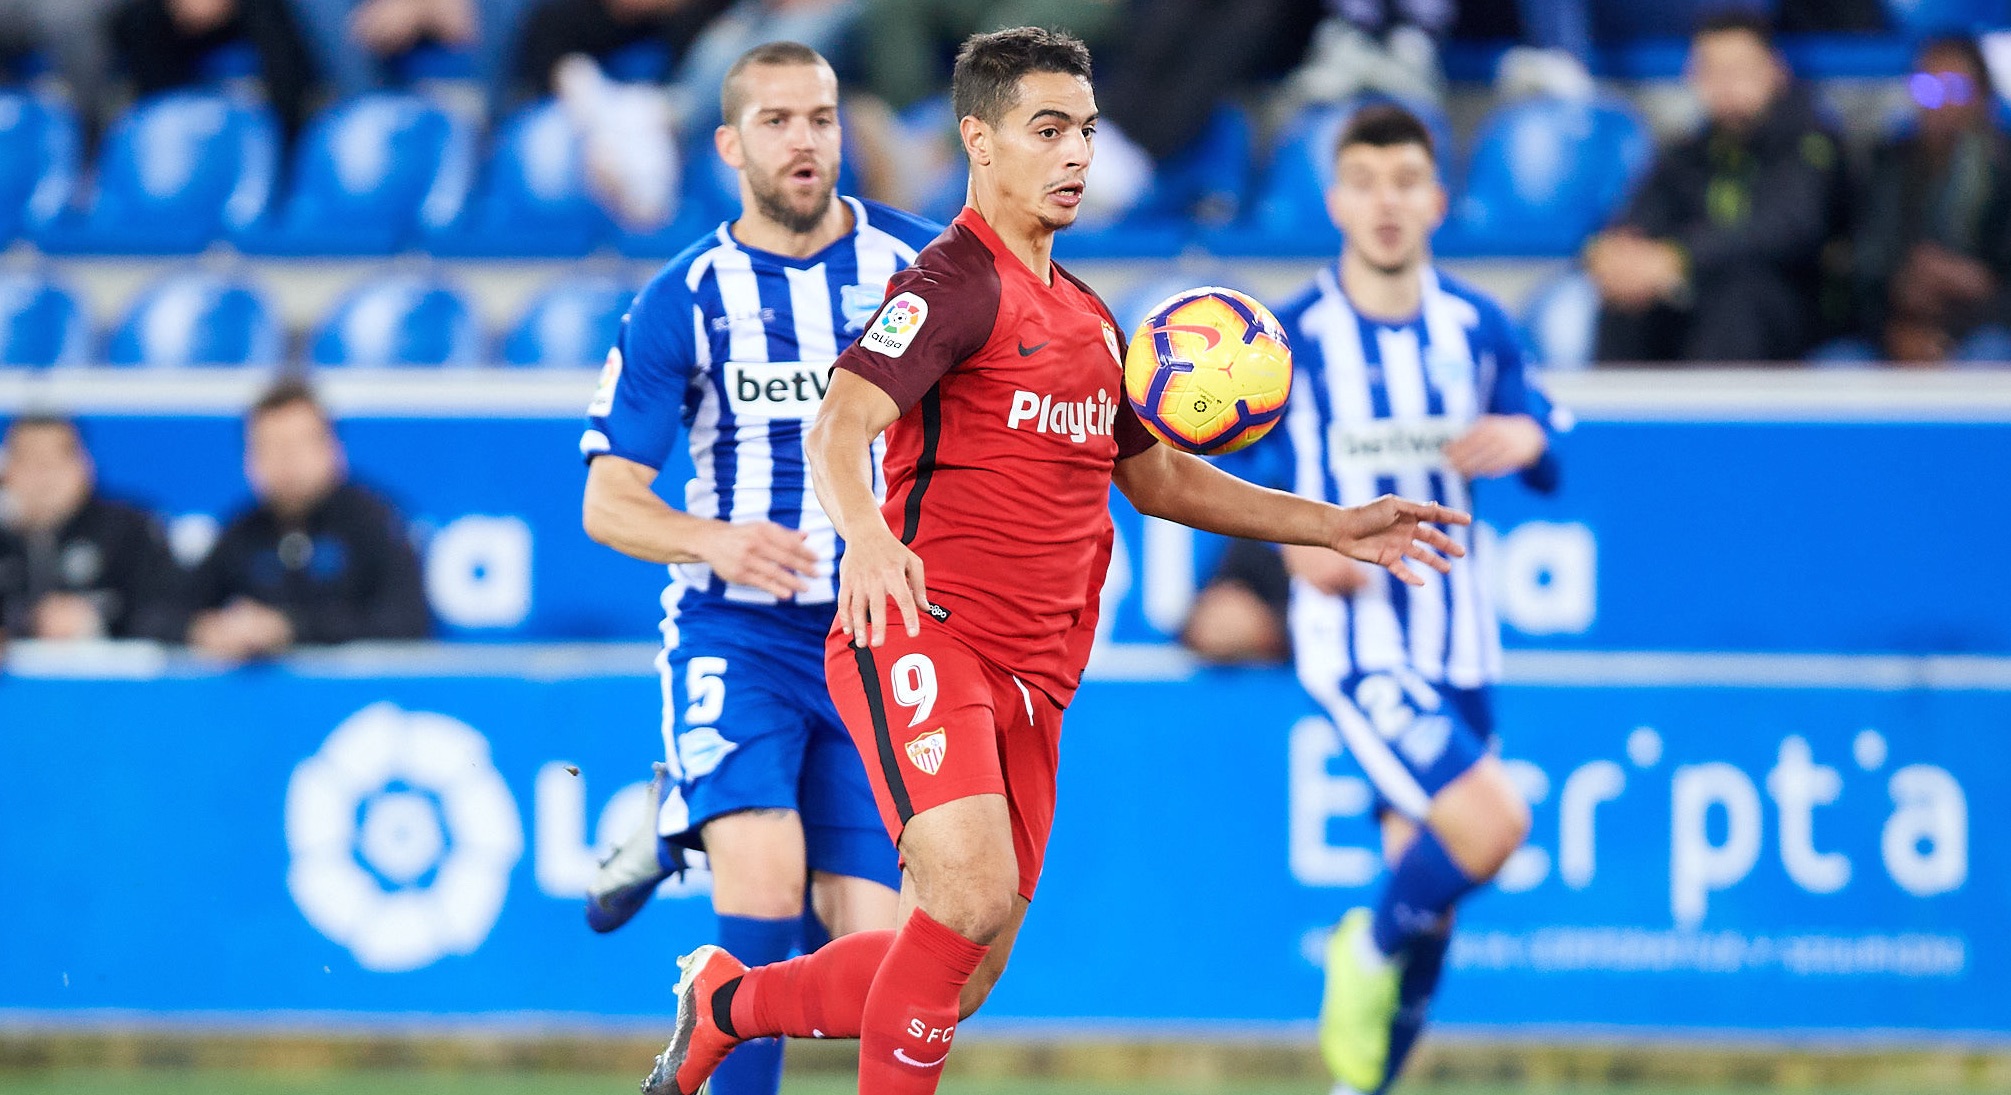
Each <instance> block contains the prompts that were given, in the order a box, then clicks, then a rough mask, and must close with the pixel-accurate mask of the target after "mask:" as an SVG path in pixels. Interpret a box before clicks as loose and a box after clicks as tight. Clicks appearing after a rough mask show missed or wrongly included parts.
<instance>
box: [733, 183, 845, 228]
mask: <svg viewBox="0 0 2011 1095" xmlns="http://www.w3.org/2000/svg"><path fill="white" fill-rule="evenodd" d="M748 189H750V190H752V191H753V192H754V204H755V206H756V207H757V208H759V209H760V210H761V215H762V216H764V217H766V218H768V219H769V220H771V221H774V222H775V223H776V224H779V225H781V226H782V227H783V228H786V229H788V230H789V232H790V234H791V235H796V236H802V235H808V234H809V233H810V232H812V231H815V230H816V228H817V225H818V224H820V223H822V222H823V220H824V215H825V214H826V213H829V212H830V211H831V195H832V194H834V193H836V192H837V189H838V182H837V180H836V179H835V178H833V179H830V180H829V181H827V182H826V183H825V184H824V186H823V188H822V189H821V190H819V191H818V192H817V193H816V194H815V195H814V196H813V197H812V198H811V201H810V204H809V207H808V208H807V209H806V208H804V207H801V206H795V205H791V204H790V203H789V199H788V198H787V197H786V196H785V195H784V194H783V191H782V188H781V187H779V186H776V187H769V186H764V185H763V184H761V183H757V182H754V181H753V180H751V179H750V180H749V181H748Z"/></svg>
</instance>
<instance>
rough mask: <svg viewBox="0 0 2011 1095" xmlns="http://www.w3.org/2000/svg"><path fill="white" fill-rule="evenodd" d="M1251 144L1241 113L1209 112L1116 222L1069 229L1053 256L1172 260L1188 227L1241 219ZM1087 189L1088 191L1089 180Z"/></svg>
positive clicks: (1228, 108) (1228, 109)
mask: <svg viewBox="0 0 2011 1095" xmlns="http://www.w3.org/2000/svg"><path fill="white" fill-rule="evenodd" d="M1256 143H1257V139H1256V133H1255V131H1254V129H1253V128H1252V126H1251V123H1250V116H1249V114H1248V113H1247V112H1245V111H1244V110H1243V108H1241V107H1239V106H1237V105H1235V104H1234V103H1223V104H1221V105H1219V106H1217V107H1216V108H1215V113H1214V114H1213V115H1211V116H1210V117H1209V119H1208V123H1207V125H1205V126H1204V127H1203V128H1202V130H1201V132H1200V133H1199V134H1197V135H1196V136H1195V138H1194V141H1193V143H1191V144H1189V145H1188V146H1187V147H1186V148H1183V149H1181V150H1180V151H1179V152H1176V153H1174V154H1173V155H1171V156H1168V157H1166V159H1165V160H1164V161H1162V162H1160V163H1158V164H1156V165H1155V167H1154V171H1153V178H1152V184H1151V185H1150V186H1149V187H1147V188H1146V191H1145V193H1144V194H1143V195H1142V196H1141V197H1140V198H1139V200H1138V204H1137V205H1135V206H1133V207H1132V209H1131V211H1130V212H1128V213H1126V214H1125V215H1124V217H1123V219H1122V220H1120V221H1118V222H1117V223H1116V224H1110V225H1094V224H1082V225H1077V226H1076V227H1074V228H1072V229H1070V230H1069V231H1068V232H1066V233H1064V234H1062V235H1060V236H1057V237H1056V238H1055V254H1056V255H1058V256H1060V257H1062V258H1099V259H1101V258H1164V257H1171V256H1173V255H1175V254H1178V253H1179V251H1180V249H1181V247H1183V246H1185V245H1186V243H1187V241H1188V239H1189V237H1191V236H1192V235H1193V232H1194V226H1195V225H1196V224H1201V225H1208V226H1217V225H1222V224H1226V223H1228V222H1229V221H1232V220H1234V219H1235V218H1236V217H1237V216H1238V215H1239V214H1240V213H1241V211H1242V203H1243V194H1244V193H1245V192H1246V191H1247V190H1248V189H1249V183H1250V175H1251V171H1252V163H1253V159H1254V153H1255V149H1256ZM1090 185H1091V186H1094V185H1096V183H1095V180H1094V178H1092V179H1091V181H1090Z"/></svg>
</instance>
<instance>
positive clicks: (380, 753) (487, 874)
mask: <svg viewBox="0 0 2011 1095" xmlns="http://www.w3.org/2000/svg"><path fill="white" fill-rule="evenodd" d="M286 846H287V850H288V851H289V852H290V853H291V855H292V865H291V867H290V868H289V869H288V871H287V876H286V884H287V888H288V889H289V890H291V891H292V893H293V900H294V902H295V904H297V905H299V906H300V911H301V913H302V914H304V915H305V916H306V917H307V921H308V923H310V924H312V925H314V927H315V929H316V930H318V931H320V932H321V934H323V935H325V936H327V937H328V938H330V939H332V940H334V941H335V942H337V943H340V944H342V945H343V946H345V947H347V948H349V951H350V953H351V954H353V955H355V957H356V961H357V964H358V965H361V966H362V967H363V968H364V969H368V970H376V971H378V972H382V973H398V972H402V971H405V970H416V969H420V968H422V967H425V966H429V965H432V964H433V963H434V962H436V961H438V960H440V959H441V958H444V957H447V956H448V955H457V954H472V953H473V952H474V950H475V948H477V947H479V946H481V945H482V941H483V940H485V939H487V938H488V937H489V930H490V929H491V928H493V927H495V924H496V918H497V917H498V916H499V915H501V914H502V911H503V899H504V897H505V896H506V895H507V894H508V892H509V885H510V871H511V869H512V868H514V867H515V866H516V865H517V860H518V858H519V857H521V856H522V855H523V852H524V827H523V822H522V820H521V819H520V818H519V817H518V815H517V803H516V800H515V799H513V798H511V797H510V789H509V787H507V786H506V785H505V784H504V783H503V777H502V775H501V774H500V773H498V772H497V771H496V767H495V765H494V764H493V763H492V762H491V761H490V759H489V742H488V739H487V738H484V737H483V736H482V735H481V734H480V733H479V732H478V731H476V730H475V729H474V728H473V727H471V726H469V725H468V724H466V723H464V722H461V721H460V720H458V719H453V718H449V717H447V716H446V715H440V714H435V713H433V712H430V711H406V710H403V709H401V708H399V707H397V706H396V705H394V704H390V703H376V704H372V705H370V706H369V707H366V708H364V709H363V710H361V711H358V712H357V713H355V714H354V715H351V716H349V718H347V719H345V720H343V722H342V725H340V726H337V727H336V728H335V732H334V733H331V734H329V735H328V740H327V741H324V742H322V743H321V749H320V751H319V752H317V753H315V754H314V755H313V756H311V757H309V758H307V759H306V760H304V761H301V762H300V764H299V766H297V767H295V768H294V770H293V778H292V780H291V781H289V782H288V784H287V787H286Z"/></svg>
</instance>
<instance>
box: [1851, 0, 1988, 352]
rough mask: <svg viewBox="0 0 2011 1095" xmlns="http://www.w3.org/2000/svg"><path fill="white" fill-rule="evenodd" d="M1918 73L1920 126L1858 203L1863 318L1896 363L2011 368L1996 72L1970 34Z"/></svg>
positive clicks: (1898, 140) (1936, 48) (1882, 161)
mask: <svg viewBox="0 0 2011 1095" xmlns="http://www.w3.org/2000/svg"><path fill="white" fill-rule="evenodd" d="M1915 67H1916V71H1915V72H1914V74H1913V75H1912V76H1911V77H1909V78H1908V80H1907V86H1908V89H1909V90H1910V91H1911V92H1912V96H1913V101H1914V106H1915V110H1914V124H1913V125H1912V127H1911V128H1910V130H1909V131H1907V132H1903V133H1900V134H1899V135H1897V136H1895V137H1893V138H1892V139H1891V140H1889V141H1887V142H1886V143H1885V144H1883V145H1881V146H1880V147H1879V149H1878V151H1877V153H1876V154H1875V156H1874V157H1873V160H1872V168H1871V176H1870V179H1869V180H1868V185H1867V186H1866V187H1865V189H1864V192H1863V195H1862V198H1861V200H1860V202H1859V204H1858V210H1859V216H1858V220H1857V226H1856V232H1855V241H1854V242H1855V246H1854V248H1853V251H1854V254H1853V259H1854V264H1855V269H1856V275H1857V276H1856V282H1857V304H1858V314H1859V316H1860V317H1861V319H1862V321H1863V323H1864V331H1865V334H1866V337H1867V338H1869V339H1870V340H1871V342H1872V343H1873V344H1875V345H1877V346H1878V347H1880V348H1882V350H1883V352H1884V355H1885V356H1886V358H1887V359H1889V360H1892V361H1899V362H1938V361H1950V360H1952V361H1962V362H1979V361H2000V362H2001V361H2011V330H2007V328H2011V137H2007V136H2006V135H2005V133H2004V130H2003V129H2002V128H2000V127H1999V126H1998V124H1997V120H1996V117H1995V99H1996V92H1995V90H1994V89H1993V88H1992V86H1991V82H1990V70H1989V68H1988V67H1987V66H1986V65H1985V64H1984V62H1983V53H1982V51H1981V50H1979V49H1978V48H1977V46H1976V43H1975V42H1974V41H1972V40H1970V39H1966V38H1949V39H1942V40H1940V41H1936V42H1930V43H1928V44H1927V45H1926V46H1924V47H1923V48H1922V49H1921V51H1920V55H1919V61H1918V63H1917V65H1916V66H1915ZM1865 356H1867V357H1869V356H1874V355H1871V354H1869V353H1867V354H1866V355H1865Z"/></svg>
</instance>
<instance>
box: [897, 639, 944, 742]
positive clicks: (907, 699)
mask: <svg viewBox="0 0 2011 1095" xmlns="http://www.w3.org/2000/svg"><path fill="white" fill-rule="evenodd" d="M888 678H889V682H888V683H890V684H892V685H893V686H894V702H895V703H898V704H900V705H901V706H902V707H912V708H914V709H915V717H914V718H912V719H909V720H908V726H909V727H910V728H913V727H916V726H920V725H921V723H922V720H923V719H926V718H928V717H929V712H931V711H933V710H935V709H936V663H934V662H932V661H930V660H929V656H928V655H927V654H904V655H902V656H901V658H900V660H898V661H896V662H895V663H894V668H893V669H892V670H891V671H889V673H888Z"/></svg>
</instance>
